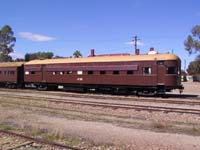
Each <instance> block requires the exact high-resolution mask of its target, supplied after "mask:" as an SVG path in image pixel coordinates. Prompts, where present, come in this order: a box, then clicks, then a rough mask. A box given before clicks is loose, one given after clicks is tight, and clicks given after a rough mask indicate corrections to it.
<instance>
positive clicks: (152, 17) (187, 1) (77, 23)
mask: <svg viewBox="0 0 200 150" xmlns="http://www.w3.org/2000/svg"><path fill="white" fill-rule="evenodd" d="M0 6H1V11H0V28H2V27H3V26H4V25H9V26H11V28H12V30H13V31H14V36H15V37H16V39H17V41H16V43H15V47H14V53H13V54H12V56H13V57H14V58H16V57H17V58H23V57H24V55H25V54H26V53H34V52H38V51H46V52H47V51H50V52H53V53H54V55H59V56H66V57H67V56H72V54H73V52H74V51H75V50H79V51H80V52H81V53H82V54H83V56H85V57H86V56H88V55H89V54H90V49H95V53H96V54H107V53H109V54H110V53H130V54H134V46H133V45H132V43H131V41H132V40H133V36H136V35H137V36H138V37H139V39H140V41H139V42H138V48H139V49H140V53H141V54H145V53H147V52H148V51H149V49H150V47H154V49H155V50H156V51H158V52H159V53H166V52H170V53H171V52H173V53H174V54H176V55H178V56H179V57H180V58H181V60H182V68H183V69H184V68H185V63H184V62H186V67H187V65H188V64H189V62H190V61H192V60H194V58H195V57H196V55H197V54H198V53H197V54H192V55H189V54H188V52H187V51H185V49H184V44H183V43H184V40H185V39H186V38H187V36H188V35H189V34H190V33H191V29H192V27H193V26H195V25H199V24H200V0H0Z"/></svg>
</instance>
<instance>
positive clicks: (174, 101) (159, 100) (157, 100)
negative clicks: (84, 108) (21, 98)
mask: <svg viewBox="0 0 200 150" xmlns="http://www.w3.org/2000/svg"><path fill="white" fill-rule="evenodd" d="M17 90H18V89H17ZM3 91H6V92H7V91H8V92H12V89H3ZM20 92H23V93H39V94H41V93H42V94H48V95H52V96H62V97H64V96H67V97H74V98H94V99H112V100H116V101H136V102H154V103H167V104H181V105H182V104H185V105H200V98H197V97H196V98H194V97H191V99H185V98H184V100H183V99H180V98H173V99H172V98H170V99H169V98H167V99H164V98H157V97H153V98H146V97H140V98H138V97H135V96H133V97H125V96H124V97H120V96H112V95H98V94H97V95H92V94H79V93H78V94H77V93H63V92H59V93H57V92H56V93H55V92H44V91H32V90H23V91H21V90H20Z"/></svg>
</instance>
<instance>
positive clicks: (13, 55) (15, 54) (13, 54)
mask: <svg viewBox="0 0 200 150" xmlns="http://www.w3.org/2000/svg"><path fill="white" fill-rule="evenodd" d="M10 56H11V57H12V58H13V59H16V58H24V54H19V53H15V52H14V53H11V54H10Z"/></svg>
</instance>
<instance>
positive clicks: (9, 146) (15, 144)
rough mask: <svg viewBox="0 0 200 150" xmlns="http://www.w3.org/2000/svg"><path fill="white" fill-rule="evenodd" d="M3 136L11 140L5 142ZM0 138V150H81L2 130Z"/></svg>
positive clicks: (0, 130)
mask: <svg viewBox="0 0 200 150" xmlns="http://www.w3.org/2000/svg"><path fill="white" fill-rule="evenodd" d="M3 136H4V137H5V136H6V137H7V138H6V139H8V136H12V138H10V140H8V141H5V139H3ZM0 137H1V138H0V150H15V149H18V148H20V149H24V150H28V149H37V150H38V149H41V150H49V149H54V150H55V149H57V150H81V149H80V148H76V147H71V146H67V145H64V144H60V143H55V142H51V141H45V140H42V139H39V138H33V137H30V136H27V135H23V134H19V133H15V132H11V131H5V130H2V129H0ZM13 137H15V138H13ZM16 138H18V140H16ZM2 139H3V140H2ZM19 139H20V140H19ZM1 140H2V141H1ZM36 143H37V144H40V145H37V146H35V144H36ZM27 146H28V147H27ZM30 147H31V148H30Z"/></svg>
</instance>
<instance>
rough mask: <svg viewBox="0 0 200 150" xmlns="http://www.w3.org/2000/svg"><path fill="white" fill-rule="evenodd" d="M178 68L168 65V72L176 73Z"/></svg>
mask: <svg viewBox="0 0 200 150" xmlns="http://www.w3.org/2000/svg"><path fill="white" fill-rule="evenodd" d="M176 72H177V69H176V67H168V68H167V74H176Z"/></svg>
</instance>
